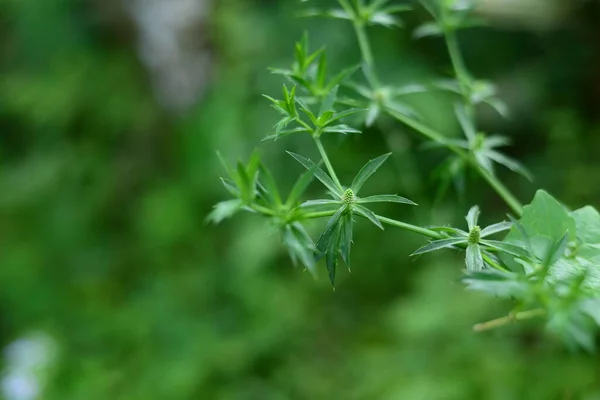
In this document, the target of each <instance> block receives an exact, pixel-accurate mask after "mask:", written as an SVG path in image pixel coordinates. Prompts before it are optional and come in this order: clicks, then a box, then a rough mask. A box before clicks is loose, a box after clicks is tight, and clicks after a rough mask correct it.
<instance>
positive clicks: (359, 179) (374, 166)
mask: <svg viewBox="0 0 600 400" xmlns="http://www.w3.org/2000/svg"><path fill="white" fill-rule="evenodd" d="M390 154H392V153H387V154H384V155H382V156H379V157H377V158H376V159H374V160H370V161H369V162H368V163H366V164H365V165H364V167H362V169H361V170H360V171H359V172H358V174H357V175H356V177H355V178H354V181H353V182H352V186H351V188H352V190H353V191H354V194H355V195H357V194H358V192H359V191H360V189H361V188H362V186H363V184H364V183H365V182H366V181H367V179H369V178H370V177H371V175H373V174H374V173H375V171H377V170H378V169H379V167H381V165H382V164H383V163H384V162H385V160H387V159H388V157H389V156H390Z"/></svg>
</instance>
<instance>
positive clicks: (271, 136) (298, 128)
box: [263, 126, 310, 141]
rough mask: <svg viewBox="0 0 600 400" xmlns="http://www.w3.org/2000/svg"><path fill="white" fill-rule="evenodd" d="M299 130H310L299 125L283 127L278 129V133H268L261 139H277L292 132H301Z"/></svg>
mask: <svg viewBox="0 0 600 400" xmlns="http://www.w3.org/2000/svg"><path fill="white" fill-rule="evenodd" d="M301 132H310V131H309V130H308V129H306V128H304V127H302V126H299V127H297V128H292V129H284V130H281V131H279V132H278V133H276V134H274V135H269V136H266V137H265V138H264V139H263V141H266V140H277V139H281V138H282V137H286V136H289V135H293V134H294V133H301Z"/></svg>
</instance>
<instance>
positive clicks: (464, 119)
mask: <svg viewBox="0 0 600 400" xmlns="http://www.w3.org/2000/svg"><path fill="white" fill-rule="evenodd" d="M454 111H455V113H456V118H457V119H458V122H459V124H460V127H461V128H462V130H463V132H464V134H465V136H466V137H467V139H468V140H469V143H472V142H473V141H474V140H475V136H476V132H475V127H474V126H473V123H472V121H471V120H470V119H469V117H468V116H467V111H466V110H465V106H464V105H462V104H458V103H457V104H455V105H454Z"/></svg>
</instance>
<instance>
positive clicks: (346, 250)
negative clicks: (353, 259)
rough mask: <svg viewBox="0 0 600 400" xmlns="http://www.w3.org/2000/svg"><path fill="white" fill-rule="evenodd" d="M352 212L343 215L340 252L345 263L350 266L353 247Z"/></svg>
mask: <svg viewBox="0 0 600 400" xmlns="http://www.w3.org/2000/svg"><path fill="white" fill-rule="evenodd" d="M353 223H354V221H353V220H352V214H351V213H348V214H346V215H344V216H343V217H342V226H341V228H340V254H341V255H342V259H343V260H344V263H346V265H347V266H348V267H349V266H350V249H351V247H352V225H353Z"/></svg>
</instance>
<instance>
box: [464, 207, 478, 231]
mask: <svg viewBox="0 0 600 400" xmlns="http://www.w3.org/2000/svg"><path fill="white" fill-rule="evenodd" d="M465 219H466V220H467V226H468V227H469V231H470V230H471V229H473V228H474V227H475V226H477V220H478V219H479V206H473V207H471V209H470V210H469V213H468V214H467V216H466V218H465Z"/></svg>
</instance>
